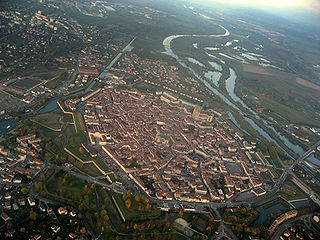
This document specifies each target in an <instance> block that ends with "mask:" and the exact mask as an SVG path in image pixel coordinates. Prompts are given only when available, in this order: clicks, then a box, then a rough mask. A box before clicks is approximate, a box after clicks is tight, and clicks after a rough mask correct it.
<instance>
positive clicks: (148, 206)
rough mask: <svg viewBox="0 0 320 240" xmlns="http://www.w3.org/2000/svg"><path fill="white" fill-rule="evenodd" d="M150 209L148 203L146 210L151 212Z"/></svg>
mask: <svg viewBox="0 0 320 240" xmlns="http://www.w3.org/2000/svg"><path fill="white" fill-rule="evenodd" d="M150 208H151V205H150V204H149V203H148V204H147V206H146V210H147V211H149V210H150Z"/></svg>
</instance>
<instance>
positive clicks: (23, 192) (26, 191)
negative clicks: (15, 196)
mask: <svg viewBox="0 0 320 240" xmlns="http://www.w3.org/2000/svg"><path fill="white" fill-rule="evenodd" d="M21 192H22V194H23V195H26V194H28V193H29V190H28V189H27V188H25V187H23V188H21Z"/></svg>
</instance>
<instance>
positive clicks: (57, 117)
mask: <svg viewBox="0 0 320 240" xmlns="http://www.w3.org/2000/svg"><path fill="white" fill-rule="evenodd" d="M32 120H33V121H34V122H36V123H39V124H40V125H43V126H45V127H47V128H49V129H51V130H55V131H59V130H61V129H62V127H63V125H64V124H66V123H72V118H71V116H68V115H65V114H62V113H55V112H50V113H43V114H38V115H36V116H35V117H33V118H32Z"/></svg>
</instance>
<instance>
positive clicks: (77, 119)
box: [72, 112, 86, 132]
mask: <svg viewBox="0 0 320 240" xmlns="http://www.w3.org/2000/svg"><path fill="white" fill-rule="evenodd" d="M72 115H73V118H74V124H75V126H76V131H77V132H79V131H82V132H85V131H86V125H85V123H84V120H83V117H82V114H81V113H80V112H74V113H72Z"/></svg>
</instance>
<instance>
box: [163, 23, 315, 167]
mask: <svg viewBox="0 0 320 240" xmlns="http://www.w3.org/2000/svg"><path fill="white" fill-rule="evenodd" d="M220 27H221V28H222V29H224V30H225V33H224V34H219V35H213V34H212V35H171V36H168V37H167V38H165V39H164V40H163V46H164V49H165V52H164V53H165V54H167V55H169V56H171V57H173V58H174V59H176V60H177V61H178V62H179V64H180V65H181V66H183V67H185V68H187V69H189V70H190V71H191V72H192V73H193V74H194V75H195V76H196V77H197V78H198V80H200V81H201V82H203V83H204V84H205V86H206V87H207V88H209V89H210V90H211V91H212V92H213V93H214V94H216V95H217V96H219V97H220V98H221V99H222V100H223V101H224V102H225V103H226V104H228V105H229V106H231V107H233V108H234V109H235V110H237V111H238V112H239V113H240V114H241V115H242V116H243V118H244V119H245V120H246V121H247V122H248V123H249V124H250V125H251V126H252V127H253V128H254V129H255V130H256V131H258V132H259V134H260V135H261V136H263V137H264V138H265V139H267V140H268V141H270V142H274V143H276V144H277V145H278V146H279V144H278V143H277V141H276V140H275V139H273V138H272V137H271V136H270V135H269V134H268V133H267V132H266V131H265V130H264V129H262V128H261V127H260V126H258V125H257V124H256V122H255V121H254V120H252V119H251V118H249V117H246V116H245V114H244V113H243V111H242V110H241V109H240V108H239V107H238V106H236V105H235V104H234V103H233V102H231V101H230V100H229V98H228V97H230V98H231V99H232V100H233V101H235V102H239V103H240V104H241V105H242V106H243V107H244V108H246V109H248V111H250V112H251V113H252V114H253V115H254V116H255V118H256V120H260V121H262V122H263V124H264V125H265V126H266V127H268V128H269V129H271V130H272V131H273V132H274V133H275V134H276V135H277V136H278V137H279V138H280V139H281V140H282V141H283V143H284V144H285V145H286V146H287V147H288V148H290V149H292V150H293V151H294V152H295V153H297V154H299V155H300V156H301V155H303V154H304V153H305V151H304V150H303V149H302V148H301V147H300V146H298V145H295V144H293V143H292V142H290V140H289V139H288V138H286V137H285V136H283V135H282V134H281V133H279V132H278V131H276V130H275V128H274V127H273V126H271V125H269V124H268V123H267V121H265V120H264V119H262V118H261V117H260V116H259V115H258V114H257V113H256V112H255V111H253V110H252V109H251V108H250V107H248V106H247V105H246V104H245V103H244V102H243V101H242V99H240V98H239V97H238V96H237V95H236V94H235V92H234V89H235V84H236V79H237V74H236V72H235V71H234V70H233V69H232V68H229V71H230V76H229V78H228V79H227V80H226V89H227V92H228V95H229V96H228V97H227V96H225V95H224V94H223V93H222V92H221V91H220V90H218V89H216V88H214V87H212V86H211V85H210V84H209V83H208V82H207V81H206V80H205V79H203V78H202V77H201V76H200V75H199V74H198V73H197V72H196V71H195V70H193V69H192V68H191V67H189V66H188V65H187V64H186V63H184V62H183V61H182V60H181V59H180V58H179V57H178V56H177V55H176V54H175V53H174V52H173V50H172V47H171V43H172V41H173V40H175V39H177V38H182V37H227V36H229V35H230V32H229V31H228V30H227V29H226V28H225V27H223V26H221V25H220ZM219 60H220V59H219ZM215 84H216V83H215ZM288 155H289V154H288ZM308 159H309V160H310V161H312V162H313V163H314V162H318V164H319V160H317V159H316V158H314V157H313V156H310V157H309V158H308Z"/></svg>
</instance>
